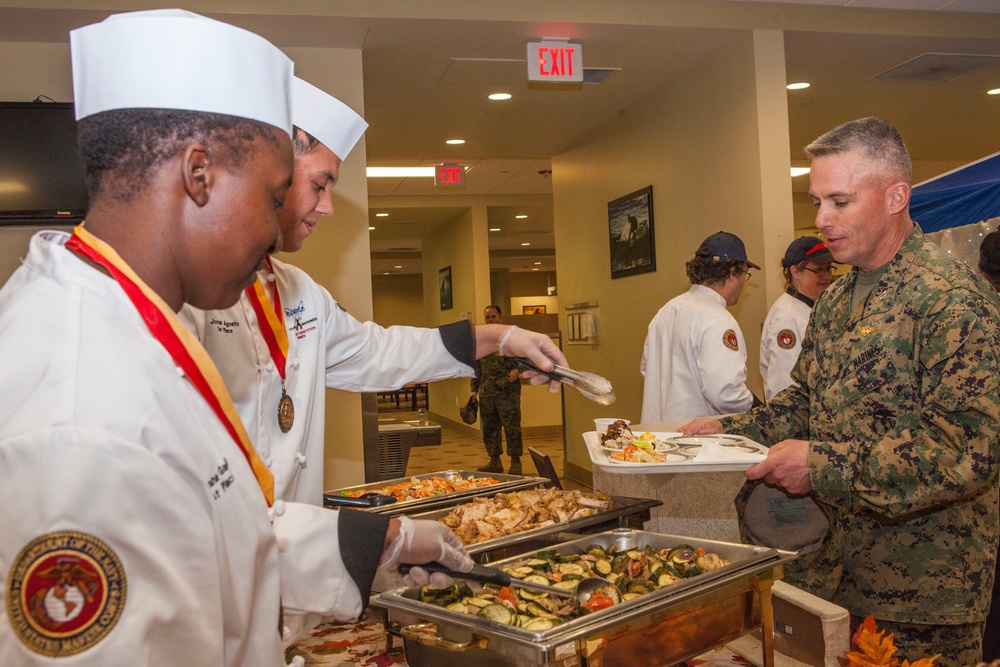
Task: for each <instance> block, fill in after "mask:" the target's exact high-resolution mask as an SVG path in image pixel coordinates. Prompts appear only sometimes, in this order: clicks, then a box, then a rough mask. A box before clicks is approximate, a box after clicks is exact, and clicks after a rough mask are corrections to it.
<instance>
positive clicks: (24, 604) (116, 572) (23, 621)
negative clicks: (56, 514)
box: [6, 531, 127, 658]
mask: <svg viewBox="0 0 1000 667" xmlns="http://www.w3.org/2000/svg"><path fill="white" fill-rule="evenodd" d="M126 588H127V587H126V582H125V570H124V568H123V567H122V564H121V561H120V560H119V559H118V556H117V555H116V554H115V552H114V551H112V550H111V548H110V547H109V546H108V545H107V544H105V543H104V542H103V541H101V540H99V539H97V538H96V537H94V536H92V535H87V534H85V533H77V532H73V531H60V532H56V533H49V534H47V535H42V536H41V537H37V538H35V539H34V540H32V541H31V543H29V544H28V546H26V547H24V549H22V550H21V553H19V554H18V555H17V558H16V559H15V560H14V564H13V566H12V567H11V569H10V576H8V578H7V590H6V598H7V617H8V619H9V620H10V624H11V626H12V627H13V628H14V632H15V633H16V634H17V637H18V639H20V640H21V643H23V644H24V645H25V646H27V647H28V648H29V649H31V650H32V651H34V652H35V653H38V654H40V655H45V656H52V657H55V658H63V657H66V656H70V655H76V654H77V653H81V652H83V651H86V650H87V649H89V648H91V647H92V646H94V645H96V644H97V643H98V642H100V641H101V640H102V639H104V637H105V636H107V634H108V633H109V632H110V631H111V629H112V628H113V627H114V626H115V625H116V624H117V623H118V619H119V617H120V616H121V613H122V609H124V608H125V594H126Z"/></svg>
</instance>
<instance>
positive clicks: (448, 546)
mask: <svg viewBox="0 0 1000 667" xmlns="http://www.w3.org/2000/svg"><path fill="white" fill-rule="evenodd" d="M398 520H399V535H397V536H396V539H394V540H393V541H392V542H391V543H390V544H389V546H388V547H387V548H386V550H385V551H384V552H382V560H381V561H380V562H379V569H380V570H388V571H391V572H395V571H396V568H398V567H399V565H400V564H402V563H407V564H410V565H421V564H423V563H430V562H437V563H440V564H441V565H443V566H445V567H447V568H448V569H451V570H457V571H459V572H468V571H469V570H471V569H472V566H473V564H474V563H473V561H472V559H471V558H469V554H467V553H466V552H465V547H464V546H463V545H462V541H461V540H460V539H458V537H456V536H455V533H453V532H451V530H450V529H449V528H448V527H447V526H446V525H444V524H443V523H441V522H440V521H424V520H420V521H414V520H413V519H411V518H409V517H406V516H403V517H398ZM403 581H404V582H406V585H407V586H426V585H427V584H428V583H430V584H431V585H432V586H435V587H437V588H445V587H447V586H450V585H451V582H452V579H451V577H449V576H448V575H446V574H442V573H440V572H435V573H434V574H432V575H430V576H428V574H427V570H425V569H423V568H421V567H415V568H411V569H410V572H409V574H407V575H406V576H405V577H403Z"/></svg>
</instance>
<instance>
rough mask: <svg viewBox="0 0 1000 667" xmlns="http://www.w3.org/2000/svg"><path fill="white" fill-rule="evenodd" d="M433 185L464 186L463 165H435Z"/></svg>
mask: <svg viewBox="0 0 1000 667" xmlns="http://www.w3.org/2000/svg"><path fill="white" fill-rule="evenodd" d="M434 185H465V165H464V164H439V165H437V166H436V167H434Z"/></svg>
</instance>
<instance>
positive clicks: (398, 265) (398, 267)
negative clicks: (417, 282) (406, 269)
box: [392, 264, 403, 269]
mask: <svg viewBox="0 0 1000 667" xmlns="http://www.w3.org/2000/svg"><path fill="white" fill-rule="evenodd" d="M392 268H394V269H401V268H403V267H402V266H401V265H400V264H397V265H396V266H394V267H392Z"/></svg>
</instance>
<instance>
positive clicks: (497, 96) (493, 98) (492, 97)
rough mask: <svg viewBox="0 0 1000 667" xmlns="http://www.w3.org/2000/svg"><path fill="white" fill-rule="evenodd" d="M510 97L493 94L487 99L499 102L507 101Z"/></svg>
mask: <svg viewBox="0 0 1000 667" xmlns="http://www.w3.org/2000/svg"><path fill="white" fill-rule="evenodd" d="M510 97H511V95H510V93H493V94H492V95H489V98H490V99H491V100H495V101H497V102H499V101H501V100H509V99H510Z"/></svg>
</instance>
